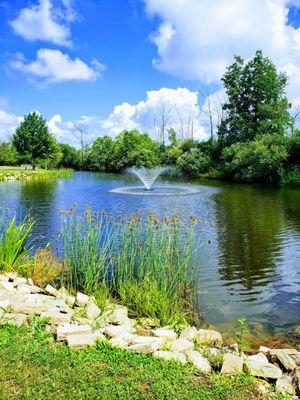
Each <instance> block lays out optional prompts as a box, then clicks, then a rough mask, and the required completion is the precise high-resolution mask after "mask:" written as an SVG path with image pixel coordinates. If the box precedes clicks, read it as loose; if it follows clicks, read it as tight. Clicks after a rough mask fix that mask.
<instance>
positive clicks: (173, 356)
mask: <svg viewBox="0 0 300 400" xmlns="http://www.w3.org/2000/svg"><path fill="white" fill-rule="evenodd" d="M153 356H154V357H157V358H162V359H163V360H166V361H178V362H180V363H183V364H184V363H185V362H186V358H185V355H184V354H183V353H179V352H177V351H162V350H158V351H155V352H154V353H153Z"/></svg>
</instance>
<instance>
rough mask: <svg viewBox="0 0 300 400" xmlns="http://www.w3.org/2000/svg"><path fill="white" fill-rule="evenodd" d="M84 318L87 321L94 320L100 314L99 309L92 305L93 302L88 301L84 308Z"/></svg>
mask: <svg viewBox="0 0 300 400" xmlns="http://www.w3.org/2000/svg"><path fill="white" fill-rule="evenodd" d="M85 311H86V316H87V318H89V319H96V318H97V317H99V315H100V314H101V310H100V308H99V307H98V306H97V305H96V304H95V303H94V301H93V300H90V301H89V302H88V304H87V306H86V310H85Z"/></svg>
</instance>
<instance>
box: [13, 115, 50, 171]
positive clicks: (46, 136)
mask: <svg viewBox="0 0 300 400" xmlns="http://www.w3.org/2000/svg"><path fill="white" fill-rule="evenodd" d="M13 145H14V147H15V148H16V150H17V152H18V158H19V161H20V162H21V163H30V164H33V166H34V168H35V165H36V164H37V163H40V162H43V161H46V160H51V159H52V158H53V157H54V158H56V157H57V155H58V148H57V143H56V141H55V139H54V137H53V136H52V135H51V134H50V133H49V130H48V127H47V123H46V121H45V120H44V119H43V118H42V117H41V116H40V115H39V114H38V113H37V112H36V111H33V112H31V113H29V114H28V115H26V116H25V117H24V120H23V121H22V122H21V123H20V125H19V127H18V128H17V129H16V132H15V134H14V136H13Z"/></svg>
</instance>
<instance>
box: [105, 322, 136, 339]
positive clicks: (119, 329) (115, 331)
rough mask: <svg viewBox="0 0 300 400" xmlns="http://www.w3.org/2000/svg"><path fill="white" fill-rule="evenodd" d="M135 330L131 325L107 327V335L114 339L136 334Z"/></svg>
mask: <svg viewBox="0 0 300 400" xmlns="http://www.w3.org/2000/svg"><path fill="white" fill-rule="evenodd" d="M134 332H135V329H134V328H132V327H131V326H129V325H107V326H106V327H105V333H106V334H107V335H108V336H110V337H111V338H112V337H116V336H124V335H126V334H128V333H134Z"/></svg>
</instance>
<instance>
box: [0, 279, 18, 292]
mask: <svg viewBox="0 0 300 400" xmlns="http://www.w3.org/2000/svg"><path fill="white" fill-rule="evenodd" d="M0 290H5V291H6V292H14V291H15V288H14V285H13V283H12V282H6V281H0Z"/></svg>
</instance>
